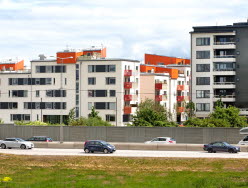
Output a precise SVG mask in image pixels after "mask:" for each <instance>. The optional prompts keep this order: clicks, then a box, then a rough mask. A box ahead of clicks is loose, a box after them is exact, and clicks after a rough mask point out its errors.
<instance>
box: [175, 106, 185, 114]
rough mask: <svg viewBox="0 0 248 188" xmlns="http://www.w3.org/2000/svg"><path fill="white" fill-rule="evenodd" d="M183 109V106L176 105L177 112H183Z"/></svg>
mask: <svg viewBox="0 0 248 188" xmlns="http://www.w3.org/2000/svg"><path fill="white" fill-rule="evenodd" d="M184 111H185V108H184V107H178V108H177V112H180V113H182V112H184Z"/></svg>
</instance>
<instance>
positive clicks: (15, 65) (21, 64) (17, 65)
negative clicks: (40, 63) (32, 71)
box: [0, 60, 24, 70]
mask: <svg viewBox="0 0 248 188" xmlns="http://www.w3.org/2000/svg"><path fill="white" fill-rule="evenodd" d="M11 67H12V70H23V69H24V60H22V61H19V62H18V63H13V64H0V70H3V68H5V69H6V70H7V69H9V68H11Z"/></svg>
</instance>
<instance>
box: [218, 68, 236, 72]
mask: <svg viewBox="0 0 248 188" xmlns="http://www.w3.org/2000/svg"><path fill="white" fill-rule="evenodd" d="M235 70H236V69H234V68H226V69H213V71H235Z"/></svg>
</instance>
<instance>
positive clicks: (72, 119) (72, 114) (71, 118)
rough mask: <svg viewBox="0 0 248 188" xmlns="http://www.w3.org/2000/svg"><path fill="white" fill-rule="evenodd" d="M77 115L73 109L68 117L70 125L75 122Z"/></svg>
mask: <svg viewBox="0 0 248 188" xmlns="http://www.w3.org/2000/svg"><path fill="white" fill-rule="evenodd" d="M75 119H76V115H75V108H72V109H71V110H70V112H69V115H68V125H71V124H72V122H73V121H75Z"/></svg>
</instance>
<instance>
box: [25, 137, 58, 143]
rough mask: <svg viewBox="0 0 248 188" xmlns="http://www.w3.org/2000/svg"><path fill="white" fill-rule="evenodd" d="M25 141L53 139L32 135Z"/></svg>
mask: <svg viewBox="0 0 248 188" xmlns="http://www.w3.org/2000/svg"><path fill="white" fill-rule="evenodd" d="M26 141H36V142H52V141H53V139H51V138H50V137H47V136H33V137H31V138H29V139H27V140H26Z"/></svg>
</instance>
